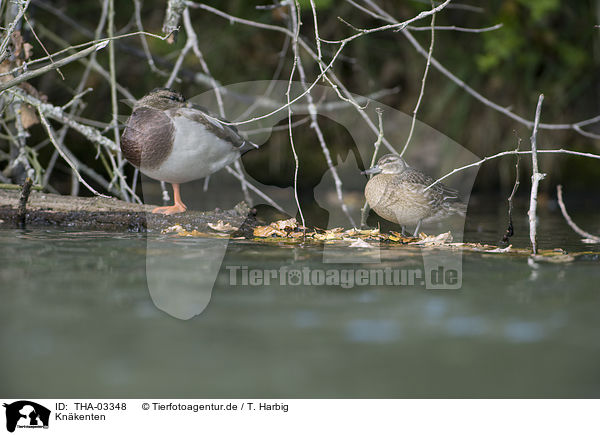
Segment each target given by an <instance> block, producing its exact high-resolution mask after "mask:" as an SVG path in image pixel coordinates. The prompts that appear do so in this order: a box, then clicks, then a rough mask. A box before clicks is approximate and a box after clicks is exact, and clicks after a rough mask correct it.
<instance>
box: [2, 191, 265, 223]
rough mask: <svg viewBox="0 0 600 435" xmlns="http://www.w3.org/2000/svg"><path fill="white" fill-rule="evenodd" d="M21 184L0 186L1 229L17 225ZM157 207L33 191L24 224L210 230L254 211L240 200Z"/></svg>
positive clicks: (250, 218)
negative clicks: (193, 207)
mask: <svg viewBox="0 0 600 435" xmlns="http://www.w3.org/2000/svg"><path fill="white" fill-rule="evenodd" d="M20 195H21V186H14V185H3V186H0V228H15V227H17V226H18V225H19V222H20V220H21V217H22V216H19V197H20ZM155 207H156V206H154V205H142V204H132V203H128V202H124V201H121V200H118V199H114V198H101V197H91V198H88V197H75V196H66V195H55V194H52V193H44V192H40V191H36V190H33V191H32V192H31V193H30V195H29V198H28V201H27V207H26V212H25V220H24V222H25V226H26V227H27V226H48V225H50V226H59V227H65V228H73V229H87V230H106V231H139V232H143V231H147V230H150V231H155V230H156V231H160V230H161V229H163V228H167V227H169V226H172V225H176V224H179V225H181V226H182V227H184V228H186V229H189V230H191V229H196V230H198V231H210V228H209V227H208V224H209V223H217V222H218V221H223V223H228V224H230V225H231V226H234V227H240V226H242V224H243V223H244V222H246V225H244V227H246V226H248V223H249V222H247V221H253V219H254V210H252V209H250V207H249V206H248V205H247V204H246V203H245V202H240V203H239V204H237V205H236V206H235V207H234V208H233V209H231V210H218V209H217V210H214V211H205V212H201V211H187V212H185V213H180V214H176V215H171V216H165V215H160V214H153V213H151V212H152V210H153V209H154V208H155Z"/></svg>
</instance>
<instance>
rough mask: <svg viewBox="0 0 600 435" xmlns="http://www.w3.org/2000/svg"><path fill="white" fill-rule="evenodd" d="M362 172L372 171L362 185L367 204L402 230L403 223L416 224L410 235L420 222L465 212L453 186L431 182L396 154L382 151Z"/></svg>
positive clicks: (463, 205) (431, 180)
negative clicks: (381, 155)
mask: <svg viewBox="0 0 600 435" xmlns="http://www.w3.org/2000/svg"><path fill="white" fill-rule="evenodd" d="M362 174H365V175H373V177H371V179H370V180H369V181H368V182H367V184H366V186H365V198H366V200H367V203H368V204H369V207H371V209H373V211H375V213H377V214H378V215H379V216H381V217H382V218H383V219H386V220H388V221H390V222H394V223H396V224H399V225H401V227H402V234H404V233H405V227H406V226H412V225H416V229H415V232H414V234H413V236H414V237H417V236H418V234H419V230H420V228H421V225H422V223H424V222H438V221H441V220H443V219H446V218H448V217H450V216H452V215H460V216H465V213H466V208H467V207H466V204H465V203H464V202H463V201H462V199H461V197H460V195H459V193H458V191H457V190H454V189H451V188H449V187H447V186H445V185H444V184H442V183H436V184H434V185H432V184H433V183H434V182H435V180H434V179H433V178H431V177H430V176H428V175H426V174H424V173H423V172H421V171H419V170H418V169H415V168H412V167H410V166H409V165H408V163H406V161H405V160H404V159H403V158H402V157H400V156H399V155H397V154H386V155H384V156H383V157H381V158H380V159H379V160H378V161H377V164H376V165H375V166H373V167H371V168H369V169H367V170H365V171H363V172H362ZM431 185H432V186H431ZM429 186H431V187H429ZM428 187H429V189H427V188H428Z"/></svg>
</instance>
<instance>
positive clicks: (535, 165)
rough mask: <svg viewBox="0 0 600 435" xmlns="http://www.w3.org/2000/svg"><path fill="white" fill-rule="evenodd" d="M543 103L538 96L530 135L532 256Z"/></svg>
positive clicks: (540, 176)
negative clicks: (539, 136)
mask: <svg viewBox="0 0 600 435" xmlns="http://www.w3.org/2000/svg"><path fill="white" fill-rule="evenodd" d="M543 101H544V94H540V97H539V98H538V103H537V107H536V109H535V122H534V124H533V133H532V134H531V163H532V166H533V170H532V175H531V195H530V197H529V212H528V213H527V215H528V216H529V240H530V241H531V252H532V253H533V255H537V252H538V250H537V238H536V234H537V214H536V213H537V194H538V185H539V183H540V181H541V180H542V179H543V178H544V177H545V176H546V174H542V173H540V171H539V169H538V161H537V132H538V125H539V123H540V113H541V111H542V103H543Z"/></svg>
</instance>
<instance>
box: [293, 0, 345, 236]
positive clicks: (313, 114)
mask: <svg viewBox="0 0 600 435" xmlns="http://www.w3.org/2000/svg"><path fill="white" fill-rule="evenodd" d="M311 7H312V11H313V22H314V25H315V39H317V56H318V60H319V61H320V60H321V46H320V44H319V43H318V37H319V30H318V22H317V12H316V8H315V5H314V1H313V0H311ZM290 8H291V11H292V14H291V15H292V21H291V22H292V25H293V26H294V25H298V20H297V19H295V18H294V17H295V16H296V11H295V9H296V7H295V6H294V4H291V5H290ZM298 12H299V11H298ZM298 16H299V13H298ZM319 66H321V63H320V62H319ZM322 68H323V67H322V66H321V71H322ZM298 73H299V75H300V81H301V82H302V87H303V88H304V89H305V90H306V88H307V84H306V73H305V71H304V66H303V64H302V59H301V58H300V57H298ZM306 99H307V101H308V113H309V116H310V119H311V124H310V127H311V128H312V129H313V130H314V132H315V134H316V135H317V139H318V140H319V145H321V152H322V153H323V156H324V157H325V161H326V162H327V167H328V168H329V170H330V171H331V176H332V177H333V182H334V185H335V191H336V194H337V197H338V201H339V202H340V207H341V208H342V211H343V212H344V214H345V215H346V218H347V219H348V221H349V222H350V225H352V227H353V228H354V227H356V223H355V222H354V219H353V218H352V215H351V214H350V211H349V210H348V206H347V205H346V203H345V202H344V194H343V191H342V180H341V179H340V176H339V174H338V172H337V169H336V168H335V166H334V164H333V160H332V159H331V153H330V152H329V148H328V147H327V144H326V143H325V136H324V135H323V131H322V130H321V127H320V126H319V121H318V118H317V108H316V106H315V103H314V99H313V97H312V94H311V93H310V92H309V93H308V94H306ZM290 122H291V119H290Z"/></svg>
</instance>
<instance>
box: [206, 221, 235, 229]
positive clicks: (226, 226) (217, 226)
mask: <svg viewBox="0 0 600 435" xmlns="http://www.w3.org/2000/svg"><path fill="white" fill-rule="evenodd" d="M208 226H209V227H210V228H211V229H213V230H215V231H235V230H237V227H234V226H233V225H231V224H230V223H229V222H227V223H225V222H223V221H222V220H220V219H219V220H218V221H217V223H216V224H213V223H208Z"/></svg>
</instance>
